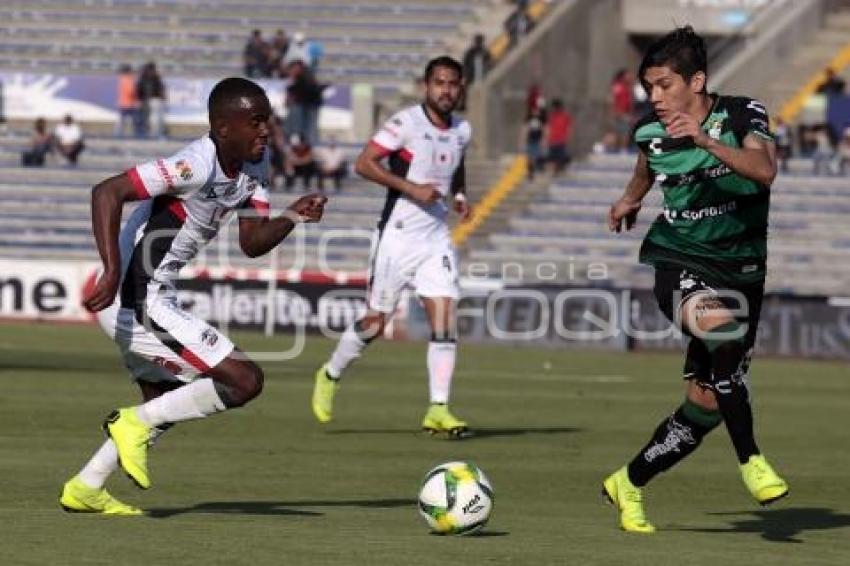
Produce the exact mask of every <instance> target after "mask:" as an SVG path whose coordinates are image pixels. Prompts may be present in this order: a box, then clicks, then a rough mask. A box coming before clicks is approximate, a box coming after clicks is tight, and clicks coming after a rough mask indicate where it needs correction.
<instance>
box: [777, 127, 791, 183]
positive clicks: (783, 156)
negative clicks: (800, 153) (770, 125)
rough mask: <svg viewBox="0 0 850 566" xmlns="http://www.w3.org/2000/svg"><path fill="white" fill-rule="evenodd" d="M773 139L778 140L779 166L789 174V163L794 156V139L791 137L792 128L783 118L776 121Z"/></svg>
mask: <svg viewBox="0 0 850 566" xmlns="http://www.w3.org/2000/svg"><path fill="white" fill-rule="evenodd" d="M773 137H774V139H775V140H776V157H777V159H778V160H779V166H780V168H781V169H782V172H783V173H787V172H788V161H789V160H790V159H791V156H792V154H793V138H792V136H791V128H790V127H789V126H788V124H786V123H785V120H783V119H782V118H777V119H776V128H775V129H774V132H773Z"/></svg>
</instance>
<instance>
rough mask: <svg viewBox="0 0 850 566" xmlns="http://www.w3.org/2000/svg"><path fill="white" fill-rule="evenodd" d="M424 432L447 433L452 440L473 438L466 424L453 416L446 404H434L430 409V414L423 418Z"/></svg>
mask: <svg viewBox="0 0 850 566" xmlns="http://www.w3.org/2000/svg"><path fill="white" fill-rule="evenodd" d="M422 430H425V431H428V432H429V433H431V434H437V433H440V432H445V433H447V434H448V435H449V436H450V437H452V438H466V437H468V436H472V431H470V430H469V426H468V425H467V424H466V422H464V421H462V420H460V419H459V418H457V417H456V416H454V415H453V414H451V413H450V412H449V407H448V406H447V405H446V404H445V403H432V404H431V406H429V407H428V412H427V413H425V416H424V417H423V418H422Z"/></svg>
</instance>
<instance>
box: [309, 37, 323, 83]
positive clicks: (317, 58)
mask: <svg viewBox="0 0 850 566" xmlns="http://www.w3.org/2000/svg"><path fill="white" fill-rule="evenodd" d="M307 54H308V55H309V56H310V64H309V67H310V71H312V73H313V75H315V74H316V73H318V72H319V63H320V62H321V61H322V57H324V56H325V46H324V45H322V42H321V41H318V40H315V39H311V40H310V41H308V42H307Z"/></svg>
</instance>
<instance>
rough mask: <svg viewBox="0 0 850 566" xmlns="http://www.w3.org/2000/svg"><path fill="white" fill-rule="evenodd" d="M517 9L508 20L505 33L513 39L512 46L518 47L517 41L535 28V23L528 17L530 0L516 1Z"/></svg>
mask: <svg viewBox="0 0 850 566" xmlns="http://www.w3.org/2000/svg"><path fill="white" fill-rule="evenodd" d="M514 3H515V4H516V8H515V9H514V11H513V12H511V15H510V16H508V19H506V20H505V26H504V27H505V32H506V33H507V34H508V37H510V39H511V45H516V43H517V41H519V40H520V39H522V38H523V37H525V36H526V34H528V32H530V31H531V28H533V27H534V22H533V21H532V20H531V18H530V17H529V16H528V0H516V2H514Z"/></svg>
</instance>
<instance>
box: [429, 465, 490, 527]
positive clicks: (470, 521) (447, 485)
mask: <svg viewBox="0 0 850 566" xmlns="http://www.w3.org/2000/svg"><path fill="white" fill-rule="evenodd" d="M492 511H493V487H492V486H491V485H490V480H488V479H487V476H485V475H484V472H482V471H481V470H480V469H479V468H477V467H476V466H475V465H473V464H470V463H468V462H446V463H445V464H440V465H439V466H436V467H434V468H433V469H432V470H430V471H429V472H428V473H427V474H425V479H424V480H422V487H421V489H420V490H419V514H420V515H422V516H423V517H424V518H425V520H426V521H427V522H428V525H429V526H430V527H431V530H432V531H433V532H435V533H439V534H443V535H465V534H470V533H474V532H476V531H478V530H480V529H481V528H482V527H483V526H484V525H485V524H487V521H488V520H489V519H490V513H491V512H492Z"/></svg>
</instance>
